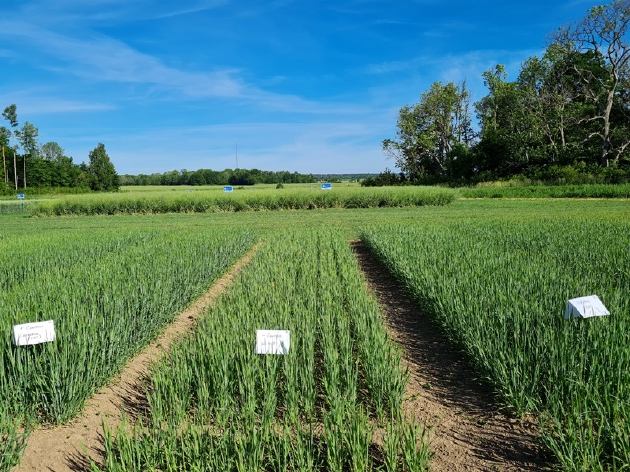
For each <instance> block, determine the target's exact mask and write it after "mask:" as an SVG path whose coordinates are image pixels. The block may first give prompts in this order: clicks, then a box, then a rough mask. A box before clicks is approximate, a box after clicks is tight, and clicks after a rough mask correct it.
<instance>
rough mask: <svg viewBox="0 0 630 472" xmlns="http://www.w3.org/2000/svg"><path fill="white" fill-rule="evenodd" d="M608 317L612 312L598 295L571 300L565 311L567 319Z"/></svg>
mask: <svg viewBox="0 0 630 472" xmlns="http://www.w3.org/2000/svg"><path fill="white" fill-rule="evenodd" d="M608 315H610V312H609V311H608V310H607V309H606V307H605V306H604V304H603V303H602V301H601V300H600V299H599V297H598V296H597V295H589V296H588V297H580V298H574V299H572V300H569V301H568V302H567V307H566V309H565V310H564V317H565V318H591V317H593V316H608Z"/></svg>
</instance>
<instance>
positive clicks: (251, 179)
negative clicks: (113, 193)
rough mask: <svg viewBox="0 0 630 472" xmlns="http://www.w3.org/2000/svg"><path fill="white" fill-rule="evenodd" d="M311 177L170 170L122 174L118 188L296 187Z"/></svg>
mask: <svg viewBox="0 0 630 472" xmlns="http://www.w3.org/2000/svg"><path fill="white" fill-rule="evenodd" d="M313 182H315V178H314V177H313V175H312V174H299V173H297V172H293V173H291V172H288V171H285V170H283V171H278V172H274V171H267V170H259V169H224V170H221V171H216V170H211V169H198V170H195V171H188V170H186V169H182V170H172V171H169V172H164V173H161V174H160V173H154V174H150V175H147V174H139V175H130V174H125V175H122V176H121V177H120V183H121V185H254V184H300V183H313Z"/></svg>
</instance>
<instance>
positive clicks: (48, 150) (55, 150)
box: [39, 141, 66, 161]
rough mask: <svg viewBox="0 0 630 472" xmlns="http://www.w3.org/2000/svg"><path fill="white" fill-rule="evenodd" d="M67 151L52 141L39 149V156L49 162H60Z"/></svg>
mask: <svg viewBox="0 0 630 472" xmlns="http://www.w3.org/2000/svg"><path fill="white" fill-rule="evenodd" d="M65 153H66V151H65V150H64V149H63V148H62V147H61V146H60V145H59V144H57V143H56V142H54V141H51V142H48V143H46V144H42V145H41V146H40V147H39V155H40V156H42V157H43V158H44V159H46V160H47V161H58V160H59V159H60V158H61V157H63V156H64V155H65Z"/></svg>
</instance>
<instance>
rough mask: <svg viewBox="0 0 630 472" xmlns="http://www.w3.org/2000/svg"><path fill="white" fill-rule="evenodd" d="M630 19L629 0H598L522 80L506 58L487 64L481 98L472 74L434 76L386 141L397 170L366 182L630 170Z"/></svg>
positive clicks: (552, 41) (528, 66) (625, 175)
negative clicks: (469, 83) (605, 0)
mask: <svg viewBox="0 0 630 472" xmlns="http://www.w3.org/2000/svg"><path fill="white" fill-rule="evenodd" d="M629 23H630V0H614V1H613V2H611V3H610V4H607V5H604V6H598V7H594V8H591V9H590V10H589V11H588V12H587V14H586V15H585V16H584V18H583V19H581V20H580V21H577V22H574V23H571V24H568V25H566V26H563V27H561V28H559V29H558V30H557V31H556V32H555V33H553V34H552V35H550V37H549V41H548V44H547V47H546V49H545V51H544V54H542V55H541V57H538V56H533V57H530V58H529V59H527V60H526V61H525V62H523V63H522V64H521V68H520V71H519V74H518V76H517V77H516V79H515V80H513V81H508V76H507V73H506V70H505V67H504V66H503V65H496V66H495V67H494V68H492V69H490V70H488V71H486V72H484V73H483V79H484V84H485V86H486V88H487V90H488V94H487V95H486V96H485V97H483V98H482V99H481V100H480V101H478V102H476V103H474V104H472V103H471V100H470V93H469V91H468V89H467V87H466V82H465V81H464V82H462V83H460V84H456V83H453V82H451V83H447V84H443V83H441V82H434V83H433V84H432V85H431V87H430V88H429V90H427V91H425V92H424V93H422V94H421V96H420V101H419V102H418V103H416V104H413V105H405V106H403V107H402V108H401V109H400V111H399V114H398V120H397V123H396V126H397V132H396V137H395V138H394V139H385V140H383V142H382V147H383V150H384V152H385V153H386V154H387V155H389V156H391V157H392V158H393V159H394V162H395V166H396V167H397V168H398V169H399V171H400V172H399V173H394V172H392V171H390V170H386V171H385V172H383V173H382V174H381V175H380V176H379V177H377V178H374V179H371V180H370V181H368V182H367V183H368V184H372V185H375V184H392V183H394V184H395V183H401V182H405V181H412V182H422V183H437V182H454V183H456V182H461V183H467V182H475V181H483V180H495V179H505V178H512V177H514V176H524V177H529V178H535V179H540V180H571V179H572V178H573V179H577V178H579V176H585V175H590V176H597V177H598V178H599V179H600V180H603V181H611V182H615V181H619V180H627V179H630V62H629V61H630V46H629V45H628V43H627V33H628V27H629ZM473 112H474V113H475V115H476V117H477V119H478V126H474V125H473V117H472V116H473Z"/></svg>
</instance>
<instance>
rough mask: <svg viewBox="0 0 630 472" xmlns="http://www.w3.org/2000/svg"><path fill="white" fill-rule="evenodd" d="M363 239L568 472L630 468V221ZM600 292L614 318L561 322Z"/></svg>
mask: <svg viewBox="0 0 630 472" xmlns="http://www.w3.org/2000/svg"><path fill="white" fill-rule="evenodd" d="M362 239H363V240H364V241H365V243H366V244H367V245H368V246H369V247H370V248H371V249H372V251H374V253H375V254H377V255H378V257H379V258H380V259H381V260H382V261H383V262H384V263H385V264H386V265H387V266H388V267H389V268H390V270H391V271H392V272H393V273H394V274H396V275H397V277H398V278H399V279H400V280H401V281H403V282H404V284H405V285H406V286H407V287H408V289H409V291H410V292H411V293H412V294H413V295H414V297H415V298H416V299H417V301H418V303H419V305H420V306H422V308H423V310H424V311H425V312H426V314H427V315H428V316H431V317H432V318H433V319H434V320H435V321H436V322H437V323H439V324H440V325H441V326H442V327H443V328H444V330H445V331H446V333H447V334H448V335H449V336H450V338H451V339H452V340H453V341H454V342H455V343H456V344H457V345H458V346H459V347H460V348H461V349H462V350H463V351H464V352H465V353H466V354H467V355H468V357H469V358H470V359H471V362H473V363H474V364H475V365H476V366H477V368H478V369H479V372H480V375H481V376H482V377H484V378H485V379H486V380H487V381H488V382H489V383H490V384H491V385H492V386H493V387H494V388H495V389H496V391H497V392H498V393H499V394H500V396H501V398H502V399H503V401H504V402H505V403H506V404H507V405H509V406H510V407H511V408H512V409H513V410H514V411H515V412H517V413H519V414H524V413H527V412H533V413H534V414H536V415H537V416H538V418H539V420H540V425H541V427H542V431H543V437H542V440H543V442H544V444H545V445H546V446H547V447H548V448H549V449H550V450H551V451H552V452H553V453H554V454H555V457H556V458H557V460H558V462H559V464H560V466H561V467H562V468H563V469H564V470H608V469H612V470H621V469H623V468H627V467H629V466H630V422H628V418H630V343H629V342H628V332H629V328H630V299H629V298H628V293H630V223H628V221H627V220H626V221H623V222H601V221H600V222H597V221H594V220H586V219H584V220H573V221H570V220H568V219H564V218H562V217H559V218H557V219H556V220H555V221H553V222H549V221H545V220H541V221H540V222H539V223H538V224H536V225H532V224H530V223H527V224H523V223H518V222H514V223H507V222H493V221H485V222H467V223H466V224H437V223H434V224H424V225H422V226H420V225H412V226H404V227H403V226H399V225H388V226H380V227H378V228H367V229H365V230H364V231H363V233H362ZM593 294H597V295H598V296H599V297H600V298H601V299H602V301H603V302H604V304H605V305H606V307H607V308H608V309H609V311H610V312H611V315H610V316H608V317H601V318H591V319H564V317H563V314H564V308H565V305H566V303H567V301H568V300H569V299H571V298H575V297H579V296H586V295H593Z"/></svg>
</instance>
